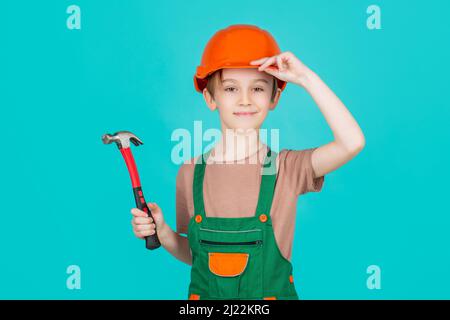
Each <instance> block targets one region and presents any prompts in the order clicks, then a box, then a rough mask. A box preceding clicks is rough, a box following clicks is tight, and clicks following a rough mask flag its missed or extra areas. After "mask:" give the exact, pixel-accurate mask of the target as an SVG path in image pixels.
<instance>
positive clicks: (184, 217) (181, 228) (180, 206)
mask: <svg viewBox="0 0 450 320" xmlns="http://www.w3.org/2000/svg"><path fill="white" fill-rule="evenodd" d="M186 169H187V167H186V165H185V164H183V165H182V166H181V167H180V169H179V170H178V174H177V179H176V206H175V207H176V224H177V233H183V234H187V232H188V225H189V219H190V217H189V207H188V199H187V193H188V187H189V186H188V185H187V184H186Z"/></svg>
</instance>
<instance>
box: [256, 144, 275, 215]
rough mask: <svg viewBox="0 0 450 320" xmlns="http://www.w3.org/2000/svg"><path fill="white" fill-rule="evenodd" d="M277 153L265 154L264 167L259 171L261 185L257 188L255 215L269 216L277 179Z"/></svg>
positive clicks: (269, 152)
mask: <svg viewBox="0 0 450 320" xmlns="http://www.w3.org/2000/svg"><path fill="white" fill-rule="evenodd" d="M276 159H277V153H276V152H275V151H271V150H270V148H269V151H268V152H267V156H266V158H265V160H264V165H263V167H262V170H261V185H260V188H259V197H258V204H257V205H256V212H255V215H256V216H259V215H261V214H265V215H266V216H267V217H269V216H270V208H271V207H272V200H273V194H274V191H275V182H276V179H277V163H276Z"/></svg>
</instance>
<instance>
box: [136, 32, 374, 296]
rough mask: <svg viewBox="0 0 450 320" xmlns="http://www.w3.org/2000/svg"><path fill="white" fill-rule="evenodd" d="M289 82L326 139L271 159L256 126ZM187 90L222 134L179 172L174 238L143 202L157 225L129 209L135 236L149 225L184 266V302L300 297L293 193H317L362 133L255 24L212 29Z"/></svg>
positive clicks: (148, 231)
mask: <svg viewBox="0 0 450 320" xmlns="http://www.w3.org/2000/svg"><path fill="white" fill-rule="evenodd" d="M287 82H291V83H292V84H294V85H298V86H301V87H303V88H304V89H305V90H307V91H308V93H309V94H310V95H311V96H312V98H313V99H314V101H315V102H316V103H317V105H318V107H319V109H320V111H321V112H322V113H323V115H324V117H325V119H326V121H327V122H328V124H329V125H330V128H331V130H332V131H333V134H334V141H332V142H330V143H328V144H326V145H323V146H321V147H316V148H310V149H304V150H286V149H283V150H281V151H280V153H279V154H277V153H276V152H274V151H272V150H271V149H270V148H269V147H268V146H267V145H265V144H263V143H262V142H261V141H260V137H259V132H260V131H259V129H260V127H261V125H262V123H263V121H264V120H265V118H266V116H267V114H268V112H269V111H271V110H273V109H274V108H275V107H276V105H277V103H278V100H279V98H280V94H281V92H282V91H283V90H284V88H285V87H286V83H287ZM194 85H195V88H196V90H197V91H198V92H201V93H203V96H204V98H205V101H206V104H207V106H208V108H209V109H210V110H211V111H214V110H216V109H218V110H219V116H220V122H221V129H222V137H221V139H220V141H219V142H218V143H216V144H215V146H214V148H213V149H211V150H209V151H208V152H206V153H205V154H203V155H201V156H198V157H196V158H194V159H191V160H190V161H187V162H185V163H184V164H183V165H182V166H181V167H180V169H179V172H178V176H177V183H176V198H177V202H176V210H177V232H174V231H173V230H172V229H171V228H170V227H169V226H168V225H167V224H166V223H165V222H164V218H163V213H162V210H161V208H160V207H159V206H158V205H157V204H156V203H150V204H149V207H150V209H151V210H152V213H153V217H154V219H155V221H152V219H151V218H148V217H147V215H146V213H145V212H143V211H140V210H138V209H136V208H133V209H132V210H131V211H132V214H133V216H134V217H133V219H132V225H133V230H134V232H135V235H136V236H137V237H139V238H144V237H145V236H148V235H152V234H154V232H155V228H156V229H157V230H158V236H159V239H160V241H161V244H162V246H163V247H164V248H166V249H167V250H168V251H169V252H170V253H171V254H172V255H174V256H175V257H176V258H177V259H179V260H181V261H183V262H185V263H187V264H189V265H192V270H191V284H190V286H189V298H190V299H298V295H297V292H296V289H295V286H294V280H293V270H292V265H291V263H290V258H291V249H292V241H293V235H294V226H295V216H296V204H297V199H298V196H299V195H301V194H305V193H307V192H318V191H320V190H321V189H322V185H323V182H324V179H325V177H324V176H325V174H327V173H329V172H331V171H333V170H335V169H337V168H338V167H340V166H342V165H343V164H344V163H346V162H348V161H349V160H350V159H352V158H353V157H354V156H355V155H356V154H358V153H359V152H360V151H361V150H362V148H363V147H364V144H365V140H364V135H363V133H362V132H361V130H360V128H359V126H358V124H357V123H356V121H355V120H354V119H353V117H352V116H351V114H350V112H349V111H348V110H347V109H346V107H345V106H344V105H343V104H342V102H341V101H340V100H339V99H338V98H337V97H336V96H335V95H334V93H333V92H332V91H331V90H330V89H329V88H328V87H327V86H326V85H325V83H324V82H322V80H321V79H320V78H319V76H318V75H316V74H315V73H314V72H313V71H312V70H310V69H309V68H308V67H306V66H305V65H304V64H303V63H302V62H300V60H298V59H297V57H296V56H295V55H294V54H293V53H291V52H280V50H279V47H278V45H277V43H276V42H275V40H274V39H273V37H272V36H271V35H270V34H269V33H268V32H267V31H265V30H262V29H260V28H258V27H256V26H252V25H232V26H229V27H228V28H226V29H223V30H220V31H219V32H217V33H216V34H215V35H214V36H213V37H212V38H211V40H210V41H209V42H208V44H207V46H206V48H205V51H204V54H203V57H202V62H201V65H200V66H199V67H198V68H197V73H196V75H195V77H194ZM255 132H256V134H254V133H255ZM261 155H262V156H261ZM202 156H203V157H202ZM261 158H263V160H264V161H260V160H262V159H261ZM236 160H237V161H239V162H242V161H245V163H244V164H242V163H233V161H236ZM273 160H275V161H273ZM155 223H156V227H155ZM181 234H187V235H188V237H184V236H182V235H181Z"/></svg>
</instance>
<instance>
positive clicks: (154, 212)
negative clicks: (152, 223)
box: [147, 202, 162, 222]
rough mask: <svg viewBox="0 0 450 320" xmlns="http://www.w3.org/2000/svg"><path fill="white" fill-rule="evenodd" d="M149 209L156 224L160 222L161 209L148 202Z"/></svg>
mask: <svg viewBox="0 0 450 320" xmlns="http://www.w3.org/2000/svg"><path fill="white" fill-rule="evenodd" d="M147 205H148V207H149V209H150V210H151V212H152V215H153V217H154V218H155V220H156V222H160V221H161V220H162V210H161V208H160V207H159V206H158V205H157V204H156V202H149V203H147Z"/></svg>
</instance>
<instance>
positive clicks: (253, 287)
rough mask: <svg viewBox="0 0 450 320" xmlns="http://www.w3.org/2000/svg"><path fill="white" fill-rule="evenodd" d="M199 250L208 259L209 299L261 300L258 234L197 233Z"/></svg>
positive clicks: (238, 232) (249, 232)
mask: <svg viewBox="0 0 450 320" xmlns="http://www.w3.org/2000/svg"><path fill="white" fill-rule="evenodd" d="M199 242H200V245H201V248H202V249H203V250H204V251H205V253H206V254H205V255H203V256H204V257H205V256H206V257H207V259H208V272H209V290H208V294H209V295H210V296H211V298H213V299H252V298H258V297H259V296H262V285H263V281H262V280H263V279H262V245H263V241H262V231H261V230H258V229H257V230H241V231H239V230H238V231H219V230H208V229H203V230H202V229H200V239H199Z"/></svg>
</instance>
